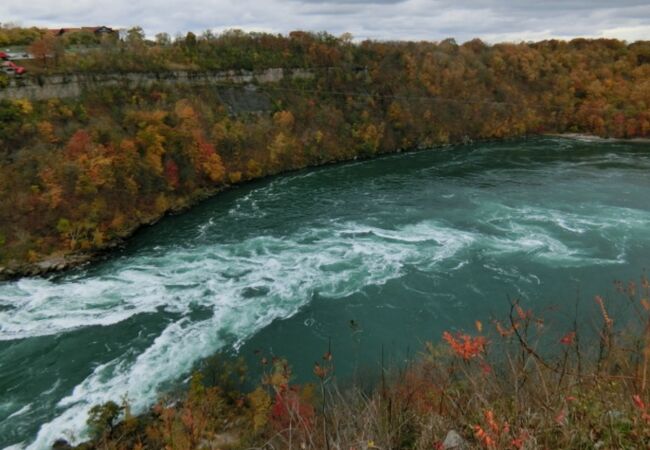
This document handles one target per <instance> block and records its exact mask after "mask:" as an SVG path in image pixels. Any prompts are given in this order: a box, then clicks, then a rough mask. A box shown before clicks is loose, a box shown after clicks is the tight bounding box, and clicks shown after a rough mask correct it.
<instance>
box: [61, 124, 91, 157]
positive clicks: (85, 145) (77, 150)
mask: <svg viewBox="0 0 650 450" xmlns="http://www.w3.org/2000/svg"><path fill="white" fill-rule="evenodd" d="M90 144H91V138H90V135H89V134H88V133H87V132H86V131H85V130H79V131H77V132H76V133H75V134H73V135H72V137H71V138H70V140H69V141H68V145H66V153H67V154H68V156H69V157H71V158H78V157H79V156H80V155H82V154H84V153H88V152H89V151H90Z"/></svg>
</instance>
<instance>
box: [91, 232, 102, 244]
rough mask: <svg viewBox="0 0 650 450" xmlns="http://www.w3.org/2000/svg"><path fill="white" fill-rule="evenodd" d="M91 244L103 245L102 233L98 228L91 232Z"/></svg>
mask: <svg viewBox="0 0 650 450" xmlns="http://www.w3.org/2000/svg"><path fill="white" fill-rule="evenodd" d="M93 244H94V245H95V247H101V246H102V245H104V233H103V232H102V231H100V230H95V231H94V232H93Z"/></svg>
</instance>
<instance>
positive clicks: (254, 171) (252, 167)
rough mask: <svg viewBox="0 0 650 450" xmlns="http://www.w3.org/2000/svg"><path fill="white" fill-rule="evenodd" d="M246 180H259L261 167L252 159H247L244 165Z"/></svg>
mask: <svg viewBox="0 0 650 450" xmlns="http://www.w3.org/2000/svg"><path fill="white" fill-rule="evenodd" d="M246 169H247V171H248V172H247V175H248V178H259V177H261V176H262V166H260V165H259V163H258V162H257V161H255V160H254V159H252V158H251V159H249V160H248V162H247V163H246Z"/></svg>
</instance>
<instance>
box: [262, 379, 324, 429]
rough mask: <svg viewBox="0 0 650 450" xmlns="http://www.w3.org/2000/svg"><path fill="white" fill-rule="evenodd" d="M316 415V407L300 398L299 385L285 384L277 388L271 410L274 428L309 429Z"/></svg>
mask: <svg viewBox="0 0 650 450" xmlns="http://www.w3.org/2000/svg"><path fill="white" fill-rule="evenodd" d="M314 417H315V412H314V407H313V406H312V405H311V404H309V403H308V402H306V401H303V400H302V399H301V398H300V392H299V389H298V387H296V386H288V385H285V386H280V388H278V389H277V391H276V394H275V401H274V402H273V406H272V407H271V412H270V421H271V424H272V425H273V428H275V429H276V430H278V431H283V430H288V429H290V428H294V429H295V428H303V429H305V430H308V429H309V428H311V426H312V424H313V422H314Z"/></svg>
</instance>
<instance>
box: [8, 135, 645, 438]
mask: <svg viewBox="0 0 650 450" xmlns="http://www.w3.org/2000/svg"><path fill="white" fill-rule="evenodd" d="M649 174H650V146H649V145H648V144H632V143H602V142H580V141H575V140H565V139H559V138H536V139H532V140H525V141H524V140H521V141H513V142H506V143H491V144H475V145H471V146H466V147H455V148H448V149H444V150H441V149H435V150H430V151H422V152H418V153H408V154H398V155H393V156H388V157H383V158H379V159H375V160H371V161H363V162H353V163H349V164H344V165H337V166H330V167H324V168H320V169H314V170H308V171H303V172H299V173H294V174H289V175H286V176H282V177H278V178H274V179H270V180H265V181H261V182H256V183H252V184H248V185H246V186H242V187H240V188H237V189H233V190H231V191H228V192H225V193H223V194H220V195H218V196H217V197H215V198H213V199H211V200H209V201H206V202H204V203H203V204H201V205H200V206H198V207H196V208H195V209H193V210H192V211H190V212H188V213H186V214H183V215H180V216H176V217H169V218H166V219H165V220H163V221H161V222H160V223H158V224H157V225H155V226H153V227H150V228H148V229H146V230H143V231H141V232H140V233H138V235H137V236H135V237H134V238H133V239H132V240H131V241H130V242H129V244H128V245H127V246H126V248H125V249H124V250H122V251H120V252H117V253H115V254H113V255H111V257H110V258H108V259H106V260H105V261H101V262H98V263H95V264H93V265H90V266H88V267H85V268H83V269H78V270H75V271H72V272H69V273H67V274H64V275H61V276H57V277H53V278H50V279H34V278H26V279H22V280H19V281H14V282H7V283H4V284H0V448H5V447H11V448H23V447H29V448H35V449H41V448H47V447H48V445H50V444H51V443H52V441H53V439H55V438H57V437H61V436H64V437H67V438H70V439H73V440H74V439H82V438H83V437H84V434H83V433H84V423H85V420H86V412H87V410H88V408H89V407H90V406H91V405H93V404H97V403H101V402H105V401H107V400H109V399H112V400H117V401H119V400H120V399H122V398H123V397H125V396H127V397H128V399H129V401H130V403H131V405H132V406H133V408H134V409H135V410H143V409H144V408H146V407H147V406H148V405H150V404H151V403H152V402H154V401H155V399H156V398H157V395H158V394H159V392H160V391H161V390H164V389H166V388H169V386H171V385H173V384H174V383H175V382H178V380H183V379H184V378H185V377H186V376H187V375H188V373H190V372H191V371H192V369H193V367H195V366H196V364H197V363H198V362H199V361H201V360H203V359H205V358H206V357H208V356H210V355H212V354H214V353H215V352H217V351H220V350H225V349H231V350H233V349H234V351H237V352H239V353H240V354H242V355H244V356H246V357H248V358H250V357H251V355H252V354H253V353H254V351H255V350H258V349H260V350H262V351H264V352H266V353H268V354H271V353H272V354H275V355H281V356H285V357H287V358H288V359H289V360H290V361H291V362H292V364H293V365H294V367H295V368H296V373H297V375H298V377H299V378H300V377H303V378H308V373H309V372H310V369H311V367H312V364H313V362H314V361H315V360H318V359H319V356H320V355H322V353H323V351H325V350H326V349H327V346H328V345H329V344H328V343H329V342H330V340H331V345H332V348H333V351H334V354H335V358H336V362H337V371H339V373H340V374H341V375H342V376H344V375H345V374H350V373H352V372H354V371H355V370H357V369H358V368H359V367H362V366H364V365H365V366H366V367H370V368H372V367H373V364H374V365H376V364H377V363H378V361H379V360H380V358H381V357H382V356H381V355H382V354H383V357H384V358H386V359H390V360H392V361H399V360H400V359H401V358H404V357H405V356H404V355H407V354H408V353H409V352H411V353H412V352H414V351H417V350H419V349H420V348H421V345H422V343H423V342H424V341H427V340H439V338H440V334H441V332H442V331H443V330H446V329H456V328H463V327H465V328H469V327H471V324H472V323H473V322H474V320H475V319H483V320H485V319H487V318H489V317H490V315H491V314H502V313H505V312H506V311H507V306H508V301H507V298H508V297H511V298H512V297H517V298H520V299H521V300H522V301H523V302H525V303H527V304H529V305H531V306H532V307H534V308H546V307H549V306H552V305H557V306H559V307H562V306H563V305H567V306H570V305H571V304H572V302H573V301H574V300H575V298H576V295H577V294H576V292H577V290H579V291H580V293H581V294H580V295H581V296H583V297H587V298H588V297H590V296H593V295H594V294H596V293H601V294H607V293H608V292H611V291H612V280H614V279H624V280H626V279H631V278H638V276H639V275H640V274H641V271H642V270H643V267H644V266H645V264H647V262H648V258H649V257H650V252H649V251H650V232H649V231H650V228H649V225H650V176H649Z"/></svg>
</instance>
